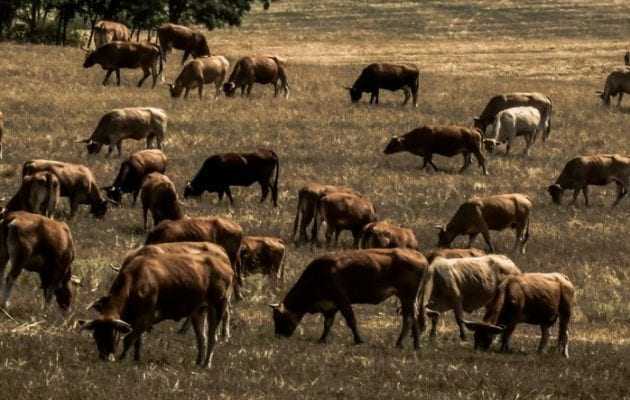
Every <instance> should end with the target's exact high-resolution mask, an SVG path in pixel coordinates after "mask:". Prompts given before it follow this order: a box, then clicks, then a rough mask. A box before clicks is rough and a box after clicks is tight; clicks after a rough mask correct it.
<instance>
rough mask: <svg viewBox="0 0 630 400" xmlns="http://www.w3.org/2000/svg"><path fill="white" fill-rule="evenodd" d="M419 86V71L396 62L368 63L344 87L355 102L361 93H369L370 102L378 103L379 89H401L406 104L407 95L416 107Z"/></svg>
mask: <svg viewBox="0 0 630 400" xmlns="http://www.w3.org/2000/svg"><path fill="white" fill-rule="evenodd" d="M419 88H420V71H418V68H417V67H415V66H412V65H398V64H384V63H383V64H380V63H379V64H370V65H368V66H367V67H365V68H364V69H363V71H361V75H359V77H358V78H357V80H356V81H355V82H354V85H352V87H349V88H346V89H348V91H349V92H350V100H351V101H352V102H353V103H357V102H358V101H359V100H361V96H362V95H363V93H365V92H367V93H370V94H371V97H370V104H372V103H376V104H378V96H379V91H380V89H385V90H391V91H392V92H395V91H397V90H402V91H403V93H404V94H405V100H404V101H403V103H402V105H403V106H404V105H406V104H407V102H408V101H409V97H412V98H413V106H414V107H418V89H419Z"/></svg>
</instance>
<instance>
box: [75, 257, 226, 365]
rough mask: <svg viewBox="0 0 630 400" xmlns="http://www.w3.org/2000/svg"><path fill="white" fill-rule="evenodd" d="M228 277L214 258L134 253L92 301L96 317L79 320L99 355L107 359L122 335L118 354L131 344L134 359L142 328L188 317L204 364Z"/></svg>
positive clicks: (209, 361) (210, 352) (211, 350)
mask: <svg viewBox="0 0 630 400" xmlns="http://www.w3.org/2000/svg"><path fill="white" fill-rule="evenodd" d="M232 280H233V272H232V270H231V268H230V265H229V264H228V263H226V262H224V261H223V260H222V259H221V258H220V257H213V256H212V255H186V254H159V255H155V256H138V257H135V258H133V259H132V260H130V261H129V262H128V263H127V264H125V265H124V267H123V268H121V270H120V272H119V274H118V276H117V277H116V279H115V280H114V282H113V283H112V286H111V289H110V291H109V294H108V295H107V296H105V297H104V298H101V299H99V300H97V302H96V307H95V309H96V310H97V311H98V312H99V313H100V316H99V317H98V318H96V319H94V320H91V321H81V322H80V323H81V325H82V329H85V330H90V331H92V332H93V336H94V340H95V342H96V346H97V348H98V352H99V357H100V358H101V359H102V360H107V359H111V358H113V356H114V352H115V351H116V347H117V344H118V338H119V335H121V334H126V336H125V337H124V339H123V351H122V353H121V355H120V357H119V359H121V360H122V359H124V358H125V356H126V354H127V351H128V350H129V348H130V347H131V346H132V345H133V346H134V360H136V361H139V360H140V351H141V347H142V334H143V333H144V332H147V331H150V330H151V329H152V327H153V325H155V324H157V323H159V322H161V321H164V320H176V321H177V320H180V319H182V318H190V320H191V322H192V325H193V327H194V330H195V336H196V338H197V365H198V366H201V367H206V368H209V367H211V365H212V356H213V353H214V346H215V343H216V334H217V330H218V327H219V323H220V322H221V320H223V319H224V318H225V316H226V313H228V312H229V303H230V297H231V287H232ZM204 318H206V320H207V331H206V332H204V329H205V327H204Z"/></svg>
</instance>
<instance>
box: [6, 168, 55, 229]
mask: <svg viewBox="0 0 630 400" xmlns="http://www.w3.org/2000/svg"><path fill="white" fill-rule="evenodd" d="M59 197H60V183H59V179H58V178H57V176H56V175H55V174H53V173H51V172H48V171H44V172H37V173H35V174H33V175H27V176H25V177H24V179H23V180H22V185H20V188H19V189H18V191H17V193H16V194H15V195H14V196H13V197H12V198H11V199H10V200H9V202H8V203H7V205H6V207H5V208H4V210H2V215H4V214H5V213H8V212H12V211H28V212H31V213H37V214H41V215H44V216H46V217H49V218H50V217H52V216H53V215H54V213H55V211H56V210H57V206H58V204H59Z"/></svg>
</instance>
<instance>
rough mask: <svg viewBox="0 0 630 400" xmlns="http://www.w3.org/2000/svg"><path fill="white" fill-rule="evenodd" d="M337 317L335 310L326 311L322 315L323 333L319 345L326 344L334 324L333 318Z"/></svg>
mask: <svg viewBox="0 0 630 400" xmlns="http://www.w3.org/2000/svg"><path fill="white" fill-rule="evenodd" d="M336 315H337V310H332V311H326V312H325V313H324V331H323V332H322V336H321V337H320V338H319V343H322V344H325V343H328V335H329V334H330V330H331V329H332V327H333V324H334V323H335V316H336Z"/></svg>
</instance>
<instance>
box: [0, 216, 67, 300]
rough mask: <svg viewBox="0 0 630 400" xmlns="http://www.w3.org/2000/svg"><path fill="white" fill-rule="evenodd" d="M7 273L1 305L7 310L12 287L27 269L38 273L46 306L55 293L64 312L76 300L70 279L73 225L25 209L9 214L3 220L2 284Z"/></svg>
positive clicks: (0, 236)
mask: <svg viewBox="0 0 630 400" xmlns="http://www.w3.org/2000/svg"><path fill="white" fill-rule="evenodd" d="M9 260H10V261H11V270H10V271H9V273H8V274H7V276H6V281H5V282H4V290H3V292H2V299H1V300H0V307H2V308H4V309H6V308H7V305H8V303H9V297H10V296H11V289H12V288H13V284H14V283H15V281H16V279H17V278H18V276H19V275H20V273H21V272H22V270H23V269H25V270H27V271H31V272H37V273H38V274H39V278H40V281H41V288H42V289H43V291H44V309H45V308H46V307H47V306H48V304H50V301H51V300H52V297H53V295H54V296H55V298H56V300H57V304H58V305H59V307H60V308H61V310H62V311H64V312H66V311H68V309H69V308H70V304H71V302H72V292H71V290H70V281H71V278H72V269H71V264H72V261H74V244H73V241H72V234H71V233H70V228H68V225H66V224H65V223H63V222H58V221H53V220H52V219H49V218H46V217H44V216H41V215H37V214H31V213H29V212H25V211H16V212H11V213H9V214H7V215H6V216H5V217H4V218H3V219H2V220H1V221H0V287H1V286H2V278H4V269H5V267H6V265H7V262H8V261H9Z"/></svg>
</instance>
